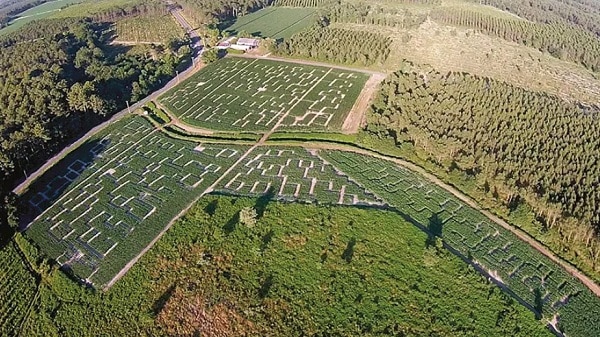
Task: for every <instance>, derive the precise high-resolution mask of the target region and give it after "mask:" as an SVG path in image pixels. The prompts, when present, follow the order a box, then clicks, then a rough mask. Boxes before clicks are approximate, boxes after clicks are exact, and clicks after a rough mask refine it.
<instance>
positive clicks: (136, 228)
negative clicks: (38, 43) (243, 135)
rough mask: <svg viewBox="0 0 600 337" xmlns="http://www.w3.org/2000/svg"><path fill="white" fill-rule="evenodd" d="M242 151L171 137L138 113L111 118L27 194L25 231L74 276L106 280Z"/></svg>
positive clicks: (218, 175) (236, 148)
mask: <svg viewBox="0 0 600 337" xmlns="http://www.w3.org/2000/svg"><path fill="white" fill-rule="evenodd" d="M244 150H245V149H244V148H242V147H235V146H233V147H232V146H219V145H198V144H194V143H190V142H184V141H179V140H175V139H171V138H168V137H166V136H165V135H164V134H161V133H159V132H155V131H154V129H153V128H152V126H151V125H150V124H149V123H147V122H146V121H145V120H144V119H143V118H142V117H137V116H136V117H132V118H129V119H127V121H121V122H118V123H117V124H116V125H115V126H114V127H113V128H111V131H106V134H105V135H104V136H103V137H102V138H101V139H99V141H98V142H97V144H96V145H95V146H93V147H92V148H91V149H90V150H89V152H88V153H87V154H84V153H82V154H81V158H87V160H82V159H77V160H74V161H73V162H71V163H67V164H66V165H63V167H64V168H66V169H62V170H59V171H55V172H51V173H50V172H49V173H47V174H46V175H48V176H53V177H54V178H53V179H51V180H50V181H49V182H48V183H47V184H46V185H44V186H38V190H39V191H40V192H38V193H34V194H32V195H31V196H30V198H29V204H30V206H31V208H32V209H34V210H37V212H38V213H39V214H40V215H39V216H38V217H37V219H36V220H35V221H34V222H33V223H32V224H31V225H30V226H29V229H28V230H27V234H28V235H30V236H31V237H32V238H34V240H36V241H40V246H41V247H47V250H48V254H49V255H50V256H52V257H53V258H55V259H56V260H57V261H58V263H60V264H61V265H63V266H68V267H70V268H71V269H73V271H74V272H75V273H76V274H77V275H78V276H80V277H82V278H87V280H88V282H91V283H98V282H99V283H102V282H105V281H107V280H108V279H110V277H112V276H114V275H113V274H114V272H113V271H114V270H115V269H116V271H118V270H119V269H120V268H118V267H123V266H124V264H125V263H126V262H128V261H129V260H130V259H131V258H132V257H133V256H134V255H135V254H137V253H138V252H139V250H141V248H143V247H144V246H145V244H147V243H148V242H150V241H151V240H152V239H153V238H154V237H155V236H156V233H158V232H159V231H160V230H161V229H162V228H163V227H164V226H165V225H166V224H167V223H168V222H169V221H170V219H172V218H173V217H174V216H175V215H176V214H177V213H178V212H179V211H180V210H181V209H183V208H184V207H185V206H186V205H187V204H189V203H190V202H191V201H193V200H194V199H195V197H197V196H198V195H200V194H201V193H202V192H203V191H204V189H205V188H206V187H208V186H209V185H210V184H212V182H213V181H215V180H216V179H217V178H218V177H220V175H221V174H222V173H223V172H224V171H225V170H226V168H227V167H229V166H230V165H231V164H233V163H234V162H235V161H236V160H237V159H238V158H239V157H240V155H241V154H242V153H243V151H244ZM140 247H141V248H140ZM134 248H135V249H134ZM138 248H139V249H138ZM105 270H107V271H105ZM98 273H100V274H101V275H98Z"/></svg>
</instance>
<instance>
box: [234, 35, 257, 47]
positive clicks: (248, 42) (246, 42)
mask: <svg viewBox="0 0 600 337" xmlns="http://www.w3.org/2000/svg"><path fill="white" fill-rule="evenodd" d="M236 44H237V45H240V46H248V47H250V48H256V47H258V44H259V40H258V39H250V38H245V37H242V38H239V39H238V40H237V43H236Z"/></svg>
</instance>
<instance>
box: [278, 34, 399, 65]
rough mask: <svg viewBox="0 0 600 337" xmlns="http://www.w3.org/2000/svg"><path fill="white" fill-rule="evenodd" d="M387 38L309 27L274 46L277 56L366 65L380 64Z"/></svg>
mask: <svg viewBox="0 0 600 337" xmlns="http://www.w3.org/2000/svg"><path fill="white" fill-rule="evenodd" d="M390 43H391V41H390V39H389V38H387V37H385V36H383V35H380V34H377V33H371V32H367V31H355V30H348V29H340V28H329V27H325V28H313V29H311V30H308V31H304V32H300V33H297V34H296V35H294V36H293V37H292V38H291V39H289V40H285V41H284V42H283V43H281V44H279V45H278V47H277V50H276V52H277V54H279V55H282V56H292V57H300V58H310V59H315V60H320V61H327V62H336V63H345V64H355V65H361V66H370V65H372V64H381V63H383V62H384V61H385V60H386V59H387V57H388V55H389V53H390Z"/></svg>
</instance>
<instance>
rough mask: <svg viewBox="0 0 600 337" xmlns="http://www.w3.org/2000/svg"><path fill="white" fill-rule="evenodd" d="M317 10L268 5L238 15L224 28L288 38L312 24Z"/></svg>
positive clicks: (257, 34)
mask: <svg viewBox="0 0 600 337" xmlns="http://www.w3.org/2000/svg"><path fill="white" fill-rule="evenodd" d="M316 12H317V10H316V8H290V7H268V8H265V9H261V10H259V11H256V12H254V13H251V14H247V15H244V16H241V17H238V18H237V19H236V21H235V22H234V23H233V24H232V25H231V26H229V27H226V28H224V29H225V31H226V32H228V33H230V34H231V35H236V34H238V33H239V32H241V31H246V32H248V33H250V34H251V35H253V36H259V37H270V38H272V39H276V40H279V39H287V38H290V37H291V36H292V35H294V34H296V33H297V32H299V31H302V30H304V29H306V28H307V27H308V26H310V25H311V24H312V23H313V21H314V19H315V15H316Z"/></svg>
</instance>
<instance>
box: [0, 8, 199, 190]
mask: <svg viewBox="0 0 600 337" xmlns="http://www.w3.org/2000/svg"><path fill="white" fill-rule="evenodd" d="M104 28H105V27H102V25H99V24H95V23H93V22H91V21H87V20H79V19H69V20H63V19H61V20H45V21H43V22H39V23H38V24H32V25H28V26H26V27H24V29H23V30H21V31H19V32H18V33H15V34H12V35H8V36H7V37H5V38H3V39H2V40H0V45H1V46H2V49H1V50H0V116H1V117H0V135H1V139H0V179H1V181H2V183H1V184H0V185H1V186H2V188H3V189H9V188H11V186H12V185H13V182H14V181H15V180H17V177H19V176H22V175H23V174H24V172H26V171H27V170H28V169H31V168H34V167H36V166H38V165H40V164H41V163H42V162H43V161H45V160H46V159H48V156H49V155H50V154H52V153H53V152H55V151H58V150H59V149H60V148H61V147H62V146H64V144H65V142H68V141H71V140H73V139H74V138H75V137H77V136H78V135H81V134H82V132H84V131H86V130H87V129H89V128H91V127H92V126H94V125H96V124H98V123H99V122H100V121H101V120H103V119H105V118H106V117H108V116H109V115H111V114H112V113H114V112H115V111H117V110H119V109H122V108H124V106H125V102H126V101H130V102H134V101H136V100H139V99H140V98H142V97H143V96H145V95H147V94H148V93H149V92H150V91H152V90H154V89H155V88H156V87H157V86H159V85H161V83H165V82H166V81H167V80H168V79H170V78H171V77H172V76H174V74H175V69H176V67H177V66H178V64H179V58H178V57H177V56H176V55H175V54H174V53H171V52H162V54H161V52H154V53H152V54H154V57H153V56H152V55H150V53H149V54H148V55H146V54H131V55H129V54H122V53H118V52H117V53H115V52H114V51H113V50H112V49H111V48H109V47H108V46H107V45H106V44H105V43H106V40H105V36H104V35H103V34H102V31H103V29H104ZM187 50H188V52H189V48H188V49H187ZM15 55H19V57H15ZM157 55H159V57H158V58H156V56H157ZM182 56H184V55H182ZM184 57H186V59H187V55H185V56H184ZM2 192H3V193H5V192H7V190H4V191H2ZM3 193H2V194H3Z"/></svg>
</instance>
